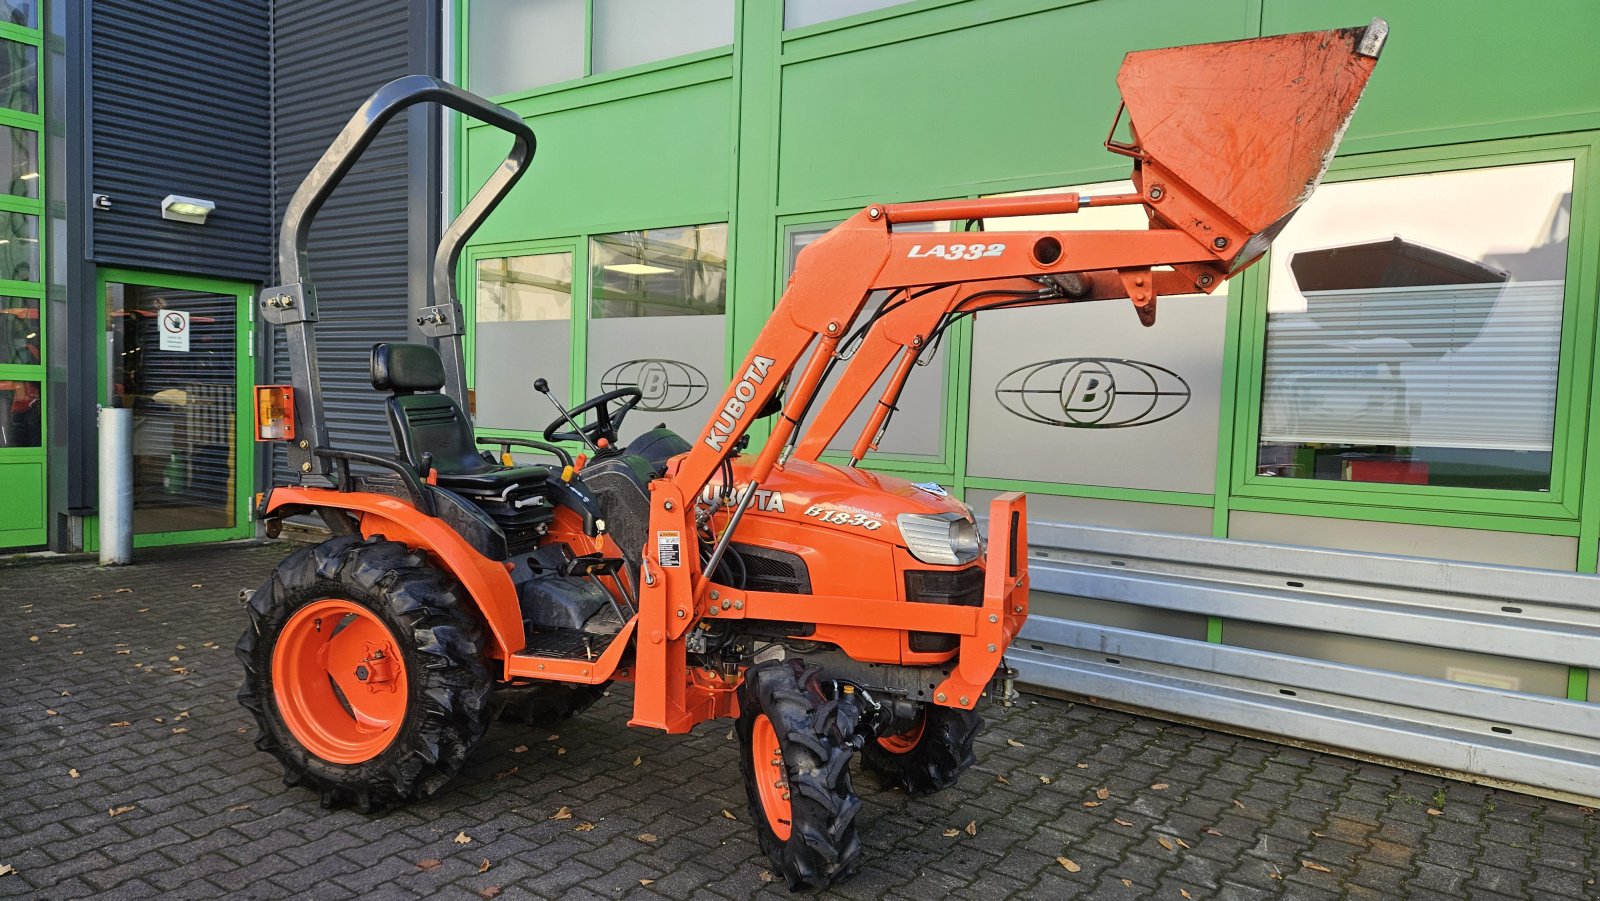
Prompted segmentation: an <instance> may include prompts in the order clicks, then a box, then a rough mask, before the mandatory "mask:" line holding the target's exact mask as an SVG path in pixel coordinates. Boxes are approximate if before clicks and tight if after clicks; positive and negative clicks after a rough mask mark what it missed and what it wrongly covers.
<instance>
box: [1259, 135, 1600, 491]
mask: <svg viewBox="0 0 1600 901" xmlns="http://www.w3.org/2000/svg"><path fill="white" fill-rule="evenodd" d="M1572 174H1573V167H1572V163H1571V162H1569V161H1557V162H1549V163H1535V164H1529V165H1519V166H1501V167H1496V168H1488V169H1472V170H1464V171H1457V172H1442V173H1434V174H1427V175H1413V176H1404V177H1396V178H1381V179H1367V180H1362V181H1349V182H1342V183H1335V184H1328V185H1324V186H1323V187H1322V188H1321V189H1320V190H1319V191H1318V192H1317V194H1316V196H1315V197H1313V198H1312V199H1311V201H1310V202H1309V203H1308V204H1306V206H1305V207H1304V208H1303V209H1302V210H1301V211H1300V213H1299V214H1298V215H1297V216H1296V217H1295V219H1294V220H1293V221H1292V222H1290V224H1289V226H1288V227H1287V228H1286V229H1284V231H1283V234H1282V235H1280V236H1279V238H1278V240H1277V242H1276V244H1275V245H1274V249H1273V252H1272V254H1273V255H1272V262H1271V270H1270V273H1269V283H1268V284H1269V287H1268V300H1267V338H1266V359H1265V366H1264V372H1263V383H1262V403H1261V434H1260V448H1259V453H1258V457H1257V466H1256V472H1257V474H1258V475H1261V476H1274V477H1285V478H1297V479H1327V480H1338V481H1356V482H1388V483H1396V484H1410V485H1439V486H1451V487H1468V488H1472V487H1476V488H1501V489H1515V490H1526V491H1547V490H1549V488H1550V472H1551V453H1552V442H1553V439H1554V433H1555V404H1556V390H1557V384H1558V380H1557V373H1558V368H1559V364H1560V360H1559V355H1560V342H1561V316H1562V299H1563V292H1564V287H1565V274H1566V262H1567V238H1568V228H1569V224H1570V219H1571V209H1572Z"/></svg>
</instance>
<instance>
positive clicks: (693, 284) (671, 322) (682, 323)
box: [586, 223, 728, 441]
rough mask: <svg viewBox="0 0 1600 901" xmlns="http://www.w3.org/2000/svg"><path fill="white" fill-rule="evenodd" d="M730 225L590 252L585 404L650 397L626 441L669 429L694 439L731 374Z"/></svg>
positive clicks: (644, 235)
mask: <svg viewBox="0 0 1600 901" xmlns="http://www.w3.org/2000/svg"><path fill="white" fill-rule="evenodd" d="M727 289H728V226H727V224H726V223H716V224H711V225H691V226H686V227H682V228H653V229H644V230H640V231H631V232H620V233H617V234H610V235H596V236H595V237H594V238H592V239H591V240H590V242H589V348H588V362H587V366H586V368H587V372H588V392H587V394H588V396H589V397H593V396H595V395H597V394H600V393H601V392H604V391H613V390H616V389H618V388H626V387H630V386H632V387H637V388H638V389H639V390H640V391H642V392H643V393H644V396H643V398H641V399H640V401H639V405H638V407H637V408H636V409H635V410H634V412H633V414H632V415H631V416H629V417H628V420H627V422H625V423H624V424H623V433H622V435H621V438H622V439H623V440H624V441H627V440H629V439H630V438H633V437H635V436H637V435H639V434H640V433H642V432H645V431H647V430H649V429H652V428H654V427H656V426H657V425H660V424H662V423H665V424H666V425H667V426H668V427H670V428H671V429H673V430H674V431H676V432H678V433H679V434H681V435H685V436H693V435H694V434H696V433H698V432H699V430H700V427H701V426H703V425H705V423H706V422H707V420H709V419H710V418H711V411H712V409H713V408H714V407H715V406H716V402H717V400H719V399H720V398H721V396H722V388H723V385H724V384H725V382H726V378H725V376H726V370H727V365H728V364H727V333H726V330H725V321H726V319H727V317H726V316H725V315H724V314H725V313H726V311H727V301H728V297H727Z"/></svg>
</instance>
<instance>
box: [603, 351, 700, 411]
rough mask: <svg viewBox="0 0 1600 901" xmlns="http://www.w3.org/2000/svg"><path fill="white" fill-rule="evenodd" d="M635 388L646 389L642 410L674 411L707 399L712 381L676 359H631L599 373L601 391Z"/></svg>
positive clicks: (642, 400) (641, 403)
mask: <svg viewBox="0 0 1600 901" xmlns="http://www.w3.org/2000/svg"><path fill="white" fill-rule="evenodd" d="M632 387H638V389H639V390H640V391H642V392H644V397H642V398H640V399H639V409H641V410H648V411H651V412H655V413H672V412H675V411H677V410H687V409H689V408H690V407H692V406H694V405H695V404H697V403H699V402H700V401H702V400H704V399H705V396H706V392H707V391H708V390H710V383H708V382H707V381H706V374H705V373H703V372H701V371H700V370H698V369H696V368H695V367H693V366H690V365H689V364H688V363H681V362H679V361H677V360H629V361H627V362H626V363H618V364H617V365H615V366H613V367H611V368H610V369H607V370H606V371H605V374H604V375H602V376H600V389H601V390H602V391H615V390H616V389H618V388H632Z"/></svg>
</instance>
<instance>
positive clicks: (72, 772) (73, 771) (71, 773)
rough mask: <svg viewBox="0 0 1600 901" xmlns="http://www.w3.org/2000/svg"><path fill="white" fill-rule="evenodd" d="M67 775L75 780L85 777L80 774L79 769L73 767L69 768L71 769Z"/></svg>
mask: <svg viewBox="0 0 1600 901" xmlns="http://www.w3.org/2000/svg"><path fill="white" fill-rule="evenodd" d="M67 775H68V776H71V777H72V778H74V779H76V778H78V777H79V776H81V775H83V774H82V773H80V772H78V769H77V767H71V768H69V769H68V770H67Z"/></svg>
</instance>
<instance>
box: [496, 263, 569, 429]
mask: <svg viewBox="0 0 1600 901" xmlns="http://www.w3.org/2000/svg"><path fill="white" fill-rule="evenodd" d="M477 277H478V279H477V293H476V295H475V303H474V310H475V316H476V319H477V332H476V337H475V339H474V344H473V347H474V362H473V369H474V373H473V375H474V378H473V385H474V388H473V393H474V398H475V400H476V407H477V409H476V412H475V413H474V415H473V420H474V421H475V422H476V423H477V424H478V425H479V426H482V427H484V428H497V429H526V430H530V431H531V430H535V429H542V428H544V426H545V425H546V424H547V423H548V422H549V421H550V420H551V419H552V418H554V410H555V408H554V407H552V406H551V405H550V402H549V401H547V400H545V399H544V398H542V397H540V396H539V395H538V392H536V391H534V390H533V382H534V379H537V378H543V379H546V380H547V381H549V383H550V390H551V391H552V392H553V393H554V394H555V396H556V397H558V398H566V397H567V396H568V393H567V391H568V387H569V386H570V385H571V383H572V380H571V377H570V376H569V371H570V369H571V361H572V254H570V253H540V254H529V255H526V256H515V257H495V258H492V259H481V260H478V263H477Z"/></svg>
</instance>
